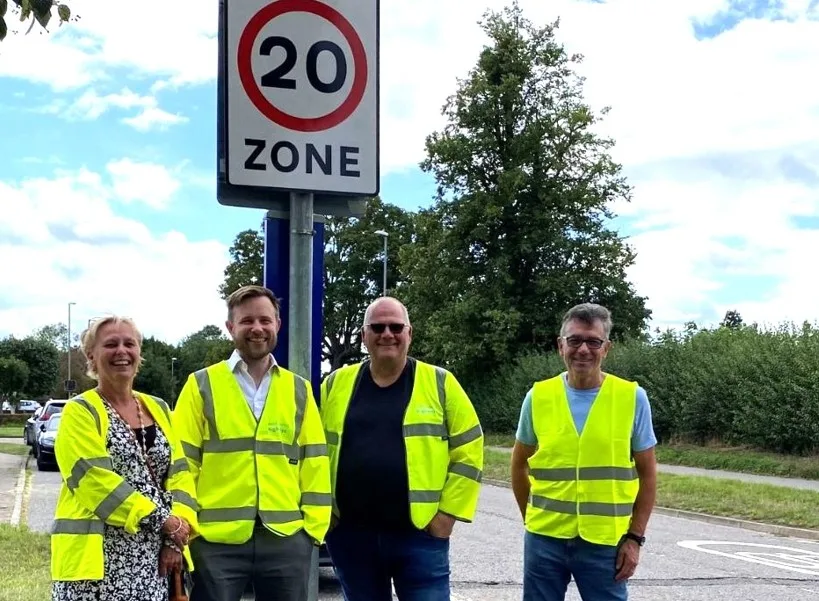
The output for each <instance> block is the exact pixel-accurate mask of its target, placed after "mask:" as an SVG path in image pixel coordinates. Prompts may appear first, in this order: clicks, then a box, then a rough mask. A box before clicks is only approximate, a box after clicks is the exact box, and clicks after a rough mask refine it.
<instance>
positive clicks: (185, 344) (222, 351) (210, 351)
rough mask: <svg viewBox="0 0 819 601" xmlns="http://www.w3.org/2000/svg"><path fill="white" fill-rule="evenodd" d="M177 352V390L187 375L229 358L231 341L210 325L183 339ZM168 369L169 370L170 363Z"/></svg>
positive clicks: (175, 378) (218, 329)
mask: <svg viewBox="0 0 819 601" xmlns="http://www.w3.org/2000/svg"><path fill="white" fill-rule="evenodd" d="M225 317H227V314H226V315H225ZM178 350H179V352H178V354H177V359H178V361H177V362H176V363H175V368H174V380H175V381H176V383H177V390H178V389H180V388H181V387H182V385H183V384H184V383H185V380H186V379H187V377H188V375H190V374H192V373H193V372H195V371H197V370H200V369H202V368H205V367H208V366H209V365H213V364H214V363H218V362H219V361H223V360H224V359H227V358H228V357H230V354H231V353H232V352H233V341H232V340H230V338H228V337H227V336H225V334H224V332H222V330H221V329H220V328H219V326H216V325H212V324H211V325H207V326H205V327H203V328H202V329H201V330H199V331H198V332H195V333H193V334H191V335H190V336H187V337H186V338H184V339H183V340H182V342H180V343H179V347H178ZM169 359H170V358H169ZM168 368H169V369H170V361H168Z"/></svg>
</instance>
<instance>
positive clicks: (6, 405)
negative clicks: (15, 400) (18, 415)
mask: <svg viewBox="0 0 819 601" xmlns="http://www.w3.org/2000/svg"><path fill="white" fill-rule="evenodd" d="M2 411H3V413H13V412H14V408H13V407H12V406H11V403H9V402H8V401H3V408H2Z"/></svg>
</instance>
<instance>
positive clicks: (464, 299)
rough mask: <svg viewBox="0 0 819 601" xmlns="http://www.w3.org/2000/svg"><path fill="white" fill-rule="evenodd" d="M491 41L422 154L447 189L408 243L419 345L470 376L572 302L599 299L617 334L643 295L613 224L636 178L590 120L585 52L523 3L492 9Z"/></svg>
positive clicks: (627, 330)
mask: <svg viewBox="0 0 819 601" xmlns="http://www.w3.org/2000/svg"><path fill="white" fill-rule="evenodd" d="M482 25H483V28H484V30H485V32H486V34H487V35H488V37H489V40H490V44H489V45H488V46H487V47H486V48H485V49H484V50H483V52H482V53H481V54H480V57H479V58H478V61H477V64H476V66H475V67H474V69H472V71H471V72H470V73H469V76H468V77H467V78H466V79H465V80H463V81H462V82H460V84H459V87H458V89H457V92H456V93H455V94H454V95H453V96H452V97H451V98H449V100H448V101H447V103H446V105H445V107H444V115H445V117H446V119H447V124H446V126H445V127H444V128H443V130H442V131H439V132H436V133H433V134H432V135H430V136H429V137H428V138H427V143H426V151H427V158H426V160H425V161H424V162H423V163H422V168H423V169H424V170H425V171H427V172H429V173H431V174H432V175H434V177H435V180H436V182H437V186H438V194H437V198H436V200H435V203H434V205H433V206H432V207H431V208H430V209H428V210H424V211H422V212H421V214H420V215H419V218H418V224H417V238H416V240H415V244H413V245H412V246H408V247H406V249H405V252H404V254H403V257H402V268H403V270H404V271H405V272H406V275H407V278H408V283H409V285H408V286H407V288H406V291H405V293H404V297H405V299H406V301H407V302H408V304H409V306H410V307H411V310H412V312H413V315H414V317H413V319H414V321H415V322H417V323H421V324H423V328H419V329H418V331H417V335H416V349H417V351H416V352H417V353H418V354H419V355H422V356H425V357H426V358H428V359H430V360H433V361H436V362H440V363H443V364H445V365H447V366H448V367H450V368H452V369H454V370H456V373H458V374H459V376H460V377H463V378H467V379H469V378H473V377H474V378H475V379H478V378H479V376H480V375H481V374H486V373H487V369H486V366H487V365H497V364H498V363H503V362H507V361H512V360H513V359H514V358H515V357H516V356H518V355H519V354H521V352H525V351H526V350H538V349H542V350H548V349H549V348H552V347H553V346H554V343H555V342H554V341H555V338H556V334H557V332H558V329H559V323H560V318H561V316H562V314H563V312H564V311H565V310H566V309H568V308H569V307H570V306H572V305H573V304H575V303H578V302H583V301H593V302H599V303H601V304H603V305H606V306H607V307H609V308H610V309H611V310H612V312H613V313H614V315H615V316H616V329H615V331H614V334H613V335H614V336H615V338H617V337H622V336H623V335H625V334H635V333H638V332H640V331H641V330H642V329H643V327H644V324H645V321H646V319H647V318H648V317H649V315H650V312H649V311H648V310H647V309H646V308H645V299H644V298H641V297H639V296H637V295H636V293H635V291H634V289H633V287H632V286H631V284H629V282H628V281H627V277H626V269H627V268H628V267H629V266H630V265H632V263H633V262H634V259H635V255H634V253H633V251H632V250H631V249H630V248H629V247H628V245H627V244H625V242H624V241H623V240H622V239H621V238H620V237H619V236H618V235H617V233H616V232H614V231H612V230H610V229H608V226H607V220H608V219H610V218H611V217H613V215H612V213H611V210H610V208H609V207H610V204H611V203H612V202H614V201H624V200H628V199H629V197H630V189H629V186H628V185H627V183H626V181H625V178H624V177H623V176H622V174H621V169H620V166H619V165H617V164H616V163H614V162H613V161H612V159H611V158H610V156H609V154H608V151H609V150H610V148H611V147H612V145H613V142H612V141H611V140H608V139H603V138H601V137H599V136H598V135H596V134H595V133H594V128H595V125H596V124H597V121H598V118H597V117H596V116H595V115H594V114H593V113H592V111H591V109H590V108H589V107H588V106H587V105H586V104H585V103H584V101H583V96H582V80H581V79H580V78H578V77H577V76H576V75H575V73H574V72H573V70H572V68H573V65H574V64H576V63H578V62H579V61H580V57H578V56H568V55H567V54H566V52H565V50H564V49H563V47H562V46H561V45H560V44H559V43H558V42H557V41H556V39H555V33H556V30H557V25H558V24H557V23H554V24H551V25H548V26H546V27H542V28H539V27H535V26H534V25H532V24H531V23H530V22H529V21H527V20H526V19H525V18H524V17H523V15H522V12H521V10H520V8H519V7H518V6H517V4H514V5H512V6H511V7H508V8H506V9H505V10H504V11H502V12H500V13H487V16H486V18H485V20H484V22H483V23H482Z"/></svg>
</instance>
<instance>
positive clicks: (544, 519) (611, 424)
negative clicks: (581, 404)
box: [526, 374, 639, 545]
mask: <svg viewBox="0 0 819 601" xmlns="http://www.w3.org/2000/svg"><path fill="white" fill-rule="evenodd" d="M635 404H636V384H635V383H633V382H627V381H625V380H622V379H620V378H617V377H615V376H612V375H609V374H607V375H606V378H605V379H604V383H603V385H602V386H601V388H600V391H599V392H598V394H597V397H596V398H595V400H594V402H593V403H592V406H591V409H590V410H589V414H588V417H587V419H586V423H585V425H584V428H583V431H582V432H581V434H580V435H578V433H577V430H576V428H575V426H574V419H573V416H572V414H571V410H570V407H569V401H568V397H567V395H566V389H565V384H564V380H563V376H562V375H560V376H557V377H555V378H551V379H549V380H546V381H543V382H538V383H536V384H535V387H534V390H533V394H532V424H533V427H534V430H535V433H536V435H537V439H538V449H537V451H536V452H535V454H534V455H532V457H530V458H529V477H530V480H531V483H532V486H531V493H530V497H529V503H528V507H527V512H526V527H527V529H528V530H530V531H532V532H535V533H538V534H544V535H547V536H553V537H556V538H572V537H574V536H578V535H579V536H581V537H582V538H584V539H585V540H587V541H589V542H593V543H597V544H604V545H616V544H617V543H618V542H619V540H620V537H621V536H622V535H623V534H624V533H625V531H626V530H627V529H628V526H629V522H630V519H631V514H632V511H633V507H634V500H635V499H636V496H637V491H638V490H639V479H638V475H637V470H636V469H635V466H634V460H633V458H632V456H631V432H632V429H633V424H634V412H635Z"/></svg>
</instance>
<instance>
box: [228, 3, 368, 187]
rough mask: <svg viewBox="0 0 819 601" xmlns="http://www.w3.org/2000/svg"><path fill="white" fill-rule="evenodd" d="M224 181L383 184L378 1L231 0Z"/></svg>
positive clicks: (264, 184) (282, 184) (270, 184)
mask: <svg viewBox="0 0 819 601" xmlns="http://www.w3.org/2000/svg"><path fill="white" fill-rule="evenodd" d="M226 15H227V16H226V20H227V35H226V36H225V38H226V42H225V44H226V47H225V56H226V57H227V58H226V60H227V64H226V73H227V86H226V90H227V92H226V93H227V99H226V100H227V126H226V129H227V163H228V169H227V180H228V183H230V184H232V185H239V186H243V185H244V186H258V187H267V188H275V189H289V190H299V191H311V192H322V193H329V194H351V195H361V196H368V195H375V194H377V193H378V177H379V173H378V171H379V165H378V128H379V124H378V0H337V1H335V2H333V6H330V5H329V4H325V3H324V2H321V1H319V0H273V1H272V2H271V1H270V0H241V1H240V0H228V1H227V5H226Z"/></svg>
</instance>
